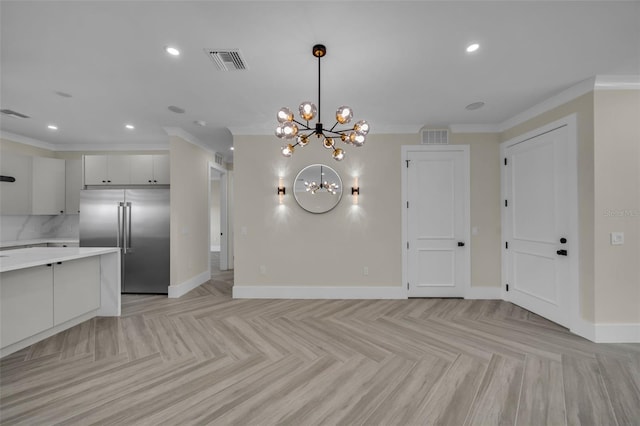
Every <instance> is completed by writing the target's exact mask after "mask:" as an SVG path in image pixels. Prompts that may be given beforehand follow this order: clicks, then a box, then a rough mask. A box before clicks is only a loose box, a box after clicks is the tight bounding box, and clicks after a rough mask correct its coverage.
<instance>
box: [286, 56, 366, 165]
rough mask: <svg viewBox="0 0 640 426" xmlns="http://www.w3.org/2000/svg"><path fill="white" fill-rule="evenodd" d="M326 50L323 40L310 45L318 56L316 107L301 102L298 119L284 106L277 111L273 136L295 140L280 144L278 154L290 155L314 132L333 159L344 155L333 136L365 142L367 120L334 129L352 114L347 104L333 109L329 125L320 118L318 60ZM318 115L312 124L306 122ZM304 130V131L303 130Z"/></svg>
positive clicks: (355, 144) (306, 142)
mask: <svg viewBox="0 0 640 426" xmlns="http://www.w3.org/2000/svg"><path fill="white" fill-rule="evenodd" d="M326 53H327V48H326V47H325V46H324V45H323V44H316V45H315V46H313V56H315V57H316V58H318V107H317V108H316V106H315V104H313V103H312V102H309V101H305V102H302V103H301V104H300V106H299V107H298V112H299V113H300V118H301V119H302V120H303V121H298V120H296V119H295V118H294V115H293V112H292V111H291V110H290V109H289V108H287V107H283V108H280V110H279V111H278V116H277V117H278V123H280V124H279V125H278V127H276V136H277V137H279V138H281V139H285V140H291V141H292V142H293V140H295V143H287V144H286V145H285V146H283V147H282V155H284V156H285V157H291V155H293V152H294V151H295V148H296V146H305V145H307V144H308V143H309V138H311V136H313V135H316V137H317V138H319V139H322V145H323V146H324V147H325V148H326V149H330V150H332V156H333V158H334V160H336V161H340V160H342V159H343V158H344V155H345V152H344V150H343V149H342V148H338V147H336V143H335V139H338V138H339V139H340V140H341V141H342V142H344V143H346V144H349V145H354V146H362V145H364V143H365V140H366V136H367V133H369V123H367V122H366V121H365V120H360V121H358V122H356V123H355V124H354V126H353V127H351V128H347V129H336V127H337V126H338V125H339V124H348V123H349V122H351V119H352V118H353V110H352V109H351V108H350V107H348V106H344V105H343V106H341V107H340V108H338V110H337V111H336V123H335V124H334V125H333V126H332V127H331V128H330V129H326V128H324V126H323V124H322V121H321V104H320V60H321V59H322V57H323V56H324V55H325V54H326ZM316 114H317V116H318V120H317V121H316V123H315V125H313V124H311V123H309V121H311V120H313V119H314V118H315V117H316ZM307 132H308V133H307Z"/></svg>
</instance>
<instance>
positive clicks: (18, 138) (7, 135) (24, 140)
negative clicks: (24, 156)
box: [0, 130, 58, 151]
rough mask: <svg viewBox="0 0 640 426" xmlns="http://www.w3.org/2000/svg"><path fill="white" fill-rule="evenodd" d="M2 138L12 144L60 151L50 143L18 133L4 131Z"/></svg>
mask: <svg viewBox="0 0 640 426" xmlns="http://www.w3.org/2000/svg"><path fill="white" fill-rule="evenodd" d="M0 138H2V139H6V140H8V141H12V142H18V143H21V144H24V145H31V146H35V147H36V148H42V149H48V150H49V151H58V148H57V147H56V145H54V144H52V143H50V142H43V141H41V140H38V139H33V138H29V137H26V136H22V135H19V134H17V133H11V132H5V131H4V130H0Z"/></svg>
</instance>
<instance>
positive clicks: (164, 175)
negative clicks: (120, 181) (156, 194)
mask: <svg viewBox="0 0 640 426" xmlns="http://www.w3.org/2000/svg"><path fill="white" fill-rule="evenodd" d="M131 183H132V184H134V185H169V183H170V182H169V156H168V155H132V156H131Z"/></svg>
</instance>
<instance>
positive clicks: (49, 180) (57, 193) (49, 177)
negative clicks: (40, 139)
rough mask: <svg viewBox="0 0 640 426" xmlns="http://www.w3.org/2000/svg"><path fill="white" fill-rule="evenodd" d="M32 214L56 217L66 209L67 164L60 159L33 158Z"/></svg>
mask: <svg viewBox="0 0 640 426" xmlns="http://www.w3.org/2000/svg"><path fill="white" fill-rule="evenodd" d="M32 161H33V181H32V184H33V188H32V191H31V214H34V215H56V214H62V213H64V209H65V162H64V160H60V159H58V158H47V157H33V158H32Z"/></svg>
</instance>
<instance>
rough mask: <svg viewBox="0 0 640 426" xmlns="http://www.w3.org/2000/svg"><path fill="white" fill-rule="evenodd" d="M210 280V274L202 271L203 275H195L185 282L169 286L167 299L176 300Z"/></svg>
mask: <svg viewBox="0 0 640 426" xmlns="http://www.w3.org/2000/svg"><path fill="white" fill-rule="evenodd" d="M210 279H211V272H209V271H204V272H203V273H201V274H199V275H196V276H195V277H192V278H189V279H188V280H187V281H184V282H181V283H180V284H176V285H170V286H169V299H177V298H178V297H181V296H184V295H185V294H187V293H189V292H190V291H191V290H193V289H194V288H196V287H198V286H199V285H202V284H204V283H206V282H207V281H209V280H210Z"/></svg>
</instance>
